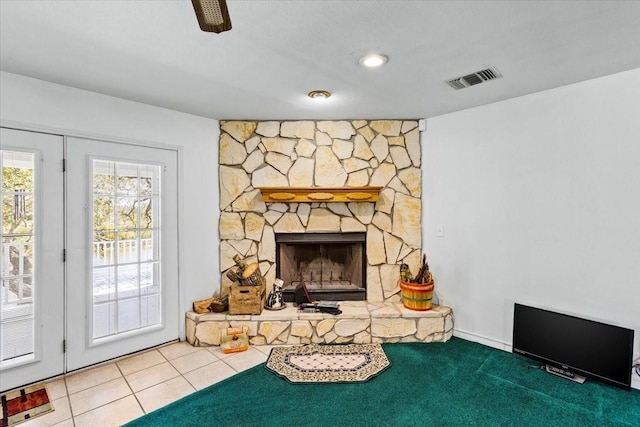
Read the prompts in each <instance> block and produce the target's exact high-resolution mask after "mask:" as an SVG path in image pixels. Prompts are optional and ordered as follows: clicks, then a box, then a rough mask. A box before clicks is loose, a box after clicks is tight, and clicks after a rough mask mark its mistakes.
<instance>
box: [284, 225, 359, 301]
mask: <svg viewBox="0 0 640 427" xmlns="http://www.w3.org/2000/svg"><path fill="white" fill-rule="evenodd" d="M275 237H276V276H277V277H279V278H280V279H282V280H283V282H284V285H283V287H282V291H283V296H284V299H285V301H288V302H292V301H294V291H295V288H296V286H298V285H299V284H300V283H301V282H304V284H305V285H306V287H307V289H308V291H309V294H310V296H311V299H312V300H313V301H320V300H326V301H364V300H366V299H367V296H366V292H367V291H366V288H367V284H366V277H367V275H366V259H367V258H366V244H365V243H366V233H278V234H276V236H275Z"/></svg>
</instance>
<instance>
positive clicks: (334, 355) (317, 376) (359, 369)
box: [265, 344, 391, 383]
mask: <svg viewBox="0 0 640 427" xmlns="http://www.w3.org/2000/svg"><path fill="white" fill-rule="evenodd" d="M389 366H391V362H389V359H387V355H386V354H385V353H384V350H383V349H382V346H381V345H380V344H347V345H317V344H309V345H306V346H301V347H275V348H273V349H272V350H271V354H269V359H268V360H267V363H266V364H265V367H266V368H267V369H269V370H270V371H272V372H274V373H275V374H276V375H279V376H281V377H283V378H285V379H286V380H288V381H290V382H292V383H345V382H365V381H369V380H370V379H371V378H373V377H375V376H377V375H378V374H380V373H381V372H382V371H384V370H385V369H387V368H388V367H389Z"/></svg>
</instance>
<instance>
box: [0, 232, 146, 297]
mask: <svg viewBox="0 0 640 427" xmlns="http://www.w3.org/2000/svg"><path fill="white" fill-rule="evenodd" d="M138 242H139V243H140V258H138ZM116 246H117V254H118V257H117V258H118V263H119V264H123V263H130V262H137V261H138V260H139V259H140V260H145V259H150V258H151V257H153V253H152V252H153V239H140V240H120V241H118V242H114V241H104V242H93V248H92V249H93V264H94V265H106V264H113V263H115V258H116V257H115V254H116ZM32 254H33V242H19V241H13V242H4V243H2V271H1V272H0V274H1V275H2V288H1V290H2V306H3V307H7V306H18V305H22V304H30V303H31V302H33V296H32V293H31V281H32V280H33V262H34V259H33V255H32Z"/></svg>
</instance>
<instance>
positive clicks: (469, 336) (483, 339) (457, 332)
mask: <svg viewBox="0 0 640 427" xmlns="http://www.w3.org/2000/svg"><path fill="white" fill-rule="evenodd" d="M453 336H454V337H458V338H462V339H463V340H467V341H473V342H477V343H480V344H483V345H486V346H488V347H493V348H497V349H498V350H504V351H508V352H511V344H510V343H506V342H504V341H500V340H497V339H495V338H490V337H487V336H484V335H479V334H476V333H473V332H469V331H463V330H461V329H455V328H454V330H453Z"/></svg>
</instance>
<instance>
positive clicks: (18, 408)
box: [0, 384, 53, 427]
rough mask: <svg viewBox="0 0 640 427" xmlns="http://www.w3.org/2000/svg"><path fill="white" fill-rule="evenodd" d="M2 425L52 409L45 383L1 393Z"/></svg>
mask: <svg viewBox="0 0 640 427" xmlns="http://www.w3.org/2000/svg"><path fill="white" fill-rule="evenodd" d="M0 400H1V401H2V419H1V420H0V421H1V422H2V424H1V425H2V427H9V426H13V425H16V424H18V423H21V422H23V421H28V420H30V419H32V418H35V417H37V416H39V415H43V414H46V413H47V412H51V411H53V405H52V404H51V402H50V401H49V395H48V394H47V387H46V385H45V384H36V385H33V386H30V387H25V388H23V389H20V390H16V391H12V392H10V393H7V394H3V395H2V397H1V398H0Z"/></svg>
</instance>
